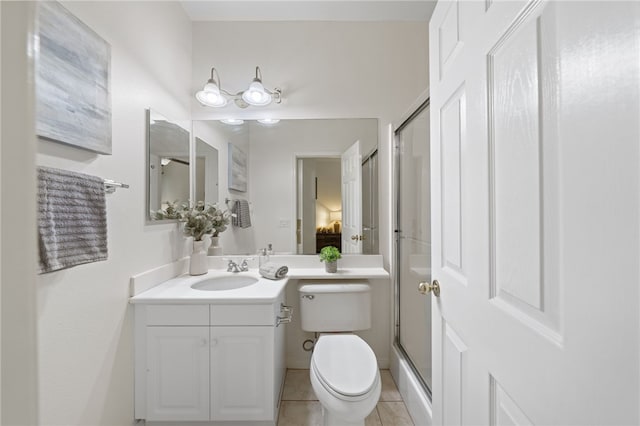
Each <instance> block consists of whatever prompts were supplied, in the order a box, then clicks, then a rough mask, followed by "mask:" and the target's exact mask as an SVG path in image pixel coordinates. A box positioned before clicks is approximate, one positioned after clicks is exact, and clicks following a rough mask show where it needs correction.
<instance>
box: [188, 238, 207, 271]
mask: <svg viewBox="0 0 640 426" xmlns="http://www.w3.org/2000/svg"><path fill="white" fill-rule="evenodd" d="M208 270H209V265H208V261H207V253H206V252H205V251H204V241H194V242H193V252H192V253H191V261H190V262H189V274H190V275H203V274H206V273H207V271H208Z"/></svg>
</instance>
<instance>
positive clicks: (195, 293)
mask: <svg viewBox="0 0 640 426" xmlns="http://www.w3.org/2000/svg"><path fill="white" fill-rule="evenodd" d="M225 276H228V277H237V276H250V277H255V278H257V279H258V281H257V282H256V283H255V284H251V285H249V286H246V287H242V288H238V289H232V290H219V291H206V290H196V289H193V288H191V286H192V285H193V284H195V283H197V282H200V281H203V280H206V279H209V278H216V277H225ZM386 278H389V273H388V272H387V271H386V270H384V269H383V268H381V267H347V268H340V267H338V272H335V273H328V272H326V271H325V269H324V266H322V267H320V268H290V269H289V272H288V274H287V276H286V277H285V278H283V279H280V280H269V279H266V278H263V277H261V276H260V275H259V273H258V271H257V270H256V269H251V270H249V271H248V272H238V273H232V272H227V271H226V270H221V269H209V272H208V273H207V274H204V275H197V276H191V275H189V274H182V275H180V276H178V277H175V278H172V279H169V280H167V281H164V282H162V283H160V284H158V285H156V286H153V287H151V288H149V289H148V290H146V291H143V292H141V293H140V294H138V295H136V296H133V297H131V299H129V301H130V303H134V304H137V303H146V304H173V303H178V304H183V303H186V304H196V303H199V304H223V303H224V304H262V303H272V302H273V301H275V300H276V299H277V298H278V297H279V296H280V294H281V293H282V291H284V289H285V287H286V285H287V283H288V282H289V280H290V279H295V280H299V279H317V280H335V279H386Z"/></svg>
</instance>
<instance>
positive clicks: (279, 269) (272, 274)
mask: <svg viewBox="0 0 640 426" xmlns="http://www.w3.org/2000/svg"><path fill="white" fill-rule="evenodd" d="M287 272H289V268H288V267H287V266H285V265H279V264H276V263H273V262H267V263H265V264H264V265H262V266H261V267H260V275H262V276H263V277H265V278H268V279H270V280H279V279H280V278H283V277H284V276H285V275H287Z"/></svg>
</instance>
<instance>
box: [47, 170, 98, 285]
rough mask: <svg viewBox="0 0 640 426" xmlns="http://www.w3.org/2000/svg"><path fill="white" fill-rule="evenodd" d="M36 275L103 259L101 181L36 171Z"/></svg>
mask: <svg viewBox="0 0 640 426" xmlns="http://www.w3.org/2000/svg"><path fill="white" fill-rule="evenodd" d="M38 243H39V246H40V273H45V272H52V271H57V270H59V269H64V268H69V267H71V266H76V265H81V264H83V263H89V262H97V261H100V260H106V259H107V210H106V201H105V195H104V180H103V179H102V178H99V177H95V176H90V175H85V174H82V173H75V172H70V171H67V170H60V169H51V168H48V167H38Z"/></svg>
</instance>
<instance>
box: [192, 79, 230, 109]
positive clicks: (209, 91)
mask: <svg viewBox="0 0 640 426" xmlns="http://www.w3.org/2000/svg"><path fill="white" fill-rule="evenodd" d="M196 99H197V100H198V102H200V103H201V104H202V105H206V106H210V107H216V108H217V107H223V106H225V105H226V104H227V98H225V97H224V96H222V93H220V88H219V87H218V86H217V85H216V84H215V83H212V82H211V81H209V82H208V83H207V84H205V85H204V88H203V89H202V90H200V91H199V92H198V93H196Z"/></svg>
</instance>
